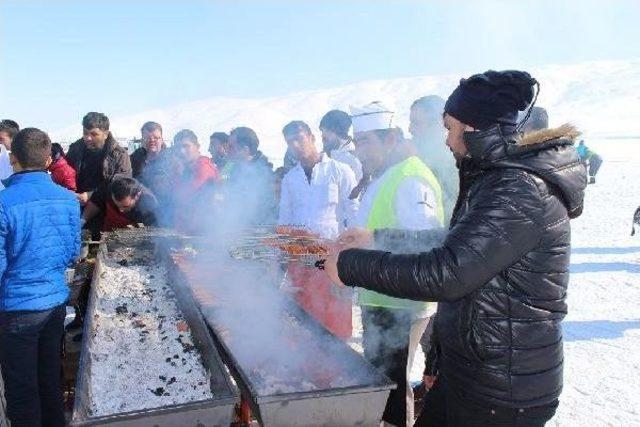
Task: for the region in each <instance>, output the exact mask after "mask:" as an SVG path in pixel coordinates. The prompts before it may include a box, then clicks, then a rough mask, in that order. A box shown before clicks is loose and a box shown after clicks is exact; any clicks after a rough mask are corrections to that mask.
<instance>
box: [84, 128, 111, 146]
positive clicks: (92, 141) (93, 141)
mask: <svg viewBox="0 0 640 427" xmlns="http://www.w3.org/2000/svg"><path fill="white" fill-rule="evenodd" d="M108 136H109V131H108V130H102V129H98V128H93V129H86V128H83V129H82V139H84V144H85V146H86V147H87V148H88V149H89V150H101V149H102V147H104V143H105V141H106V140H107V137H108Z"/></svg>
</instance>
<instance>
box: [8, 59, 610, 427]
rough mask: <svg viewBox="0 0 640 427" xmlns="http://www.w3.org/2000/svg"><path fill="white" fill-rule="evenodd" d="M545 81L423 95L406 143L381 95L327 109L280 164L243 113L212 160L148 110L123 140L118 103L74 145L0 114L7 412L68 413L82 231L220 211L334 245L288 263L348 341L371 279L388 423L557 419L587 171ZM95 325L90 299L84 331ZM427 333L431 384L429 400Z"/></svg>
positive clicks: (493, 81)
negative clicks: (64, 367)
mask: <svg viewBox="0 0 640 427" xmlns="http://www.w3.org/2000/svg"><path fill="white" fill-rule="evenodd" d="M536 88H537V91H538V92H539V90H540V89H539V84H538V83H537V82H536V81H535V79H533V78H532V77H531V76H530V75H529V74H527V73H525V72H520V71H505V72H495V71H489V72H486V73H483V74H478V75H474V76H472V77H470V78H468V79H463V80H461V82H460V85H459V86H458V87H457V88H456V90H455V91H454V92H453V93H452V94H451V96H450V97H449V98H448V99H447V100H446V101H445V100H444V99H442V98H440V97H438V96H435V95H430V96H425V97H422V98H420V99H417V100H416V101H415V102H414V103H413V104H412V106H411V111H410V127H409V133H410V134H411V138H407V137H405V135H404V133H403V131H402V130H401V129H400V128H399V127H398V126H397V125H396V123H395V121H394V119H395V117H394V116H395V112H394V111H392V110H391V109H390V108H388V107H387V106H385V105H384V104H383V103H380V102H371V103H369V104H366V105H360V106H352V107H351V108H350V111H349V112H345V111H341V110H331V111H329V112H327V113H326V114H325V115H324V116H323V117H322V118H321V120H320V126H319V129H317V130H314V129H312V128H311V127H310V126H309V124H307V123H305V122H303V121H299V120H294V121H291V122H290V123H288V124H286V125H285V126H284V127H283V129H282V136H283V152H284V153H285V154H284V164H283V166H282V167H280V168H278V169H276V170H274V169H273V165H272V164H271V163H270V162H269V160H268V158H267V157H266V156H265V155H264V154H263V153H262V152H261V151H260V141H259V138H258V135H257V134H256V132H255V131H254V130H252V129H251V128H248V127H236V128H234V129H231V130H230V131H229V133H226V132H223V131H220V130H216V131H215V132H213V133H212V134H211V137H210V139H209V144H208V147H207V150H206V151H207V152H208V153H209V155H210V157H209V156H204V155H203V154H202V153H203V151H205V150H204V149H205V147H202V146H201V143H200V141H199V140H198V137H197V135H196V134H195V133H194V132H193V131H191V130H189V129H184V130H181V131H179V132H178V133H176V134H175V135H174V137H173V139H172V141H171V143H169V142H168V141H166V139H165V136H164V134H163V128H162V126H161V125H160V124H159V123H156V122H152V121H149V122H146V123H144V124H143V125H142V127H141V141H142V144H141V147H140V148H138V149H137V150H135V151H134V152H133V153H128V152H127V150H126V149H125V148H124V147H121V146H120V145H119V144H118V143H117V141H116V140H115V139H114V137H113V135H112V133H111V129H110V122H109V119H108V117H107V116H106V115H104V114H102V113H96V112H90V113H88V114H86V116H84V118H83V120H82V132H83V134H82V138H80V139H78V140H77V141H76V142H74V143H73V144H71V145H70V146H69V148H68V151H67V153H66V154H65V152H64V150H63V148H62V147H61V146H60V145H59V144H52V143H51V141H50V140H49V137H48V136H47V134H46V133H44V132H42V131H40V130H38V129H35V128H26V129H22V130H19V128H18V125H17V123H15V122H13V121H11V120H3V121H2V123H1V124H0V143H2V147H1V149H0V150H1V151H0V174H2V175H3V176H2V177H1V178H6V179H4V180H3V181H2V183H3V185H4V187H6V188H5V189H4V190H2V191H0V251H1V252H0V276H1V282H0V367H1V368H2V377H3V379H4V383H5V389H6V400H7V412H8V416H9V419H10V420H11V422H12V425H14V426H37V425H55V426H62V425H64V417H63V412H62V395H61V391H60V379H59V372H60V355H59V351H60V341H61V338H62V335H63V332H64V327H63V321H64V317H65V303H66V299H67V297H68V289H67V286H66V283H65V281H64V271H65V269H66V268H67V267H69V266H70V265H72V263H73V262H74V260H75V259H76V257H77V256H78V253H79V250H80V235H81V229H86V230H88V232H90V233H91V234H92V235H93V237H94V238H95V239H99V238H100V233H101V232H105V231H112V230H114V229H117V228H123V227H128V226H138V225H141V224H144V225H147V226H151V225H158V226H163V227H174V228H176V229H178V230H180V231H182V232H185V233H204V232H207V227H209V226H210V224H212V223H215V224H216V227H225V226H229V227H231V226H236V227H237V226H252V225H261V224H279V225H286V226H295V227H301V228H304V229H306V230H308V231H310V232H312V233H314V234H315V235H317V236H320V237H322V238H325V239H330V240H332V241H334V242H335V248H334V249H335V251H332V255H331V256H330V257H329V259H328V260H327V263H326V270H325V271H321V270H318V269H312V268H308V267H305V266H302V265H298V264H296V263H293V262H292V263H291V264H290V265H289V267H288V270H289V271H288V277H289V278H290V281H291V282H292V285H293V286H295V287H296V288H298V289H297V292H295V294H294V295H295V296H294V297H295V299H296V301H297V302H298V304H299V305H300V306H301V307H302V308H304V309H305V310H306V311H307V312H308V313H309V314H311V315H312V316H313V317H314V318H316V319H317V320H318V322H320V323H321V324H322V325H323V326H325V327H326V328H327V329H328V330H329V331H330V332H332V333H333V334H334V335H336V336H337V337H339V338H341V339H344V340H348V339H349V338H350V337H351V336H352V334H353V331H352V323H353V319H352V301H353V299H354V298H353V293H352V289H351V287H357V288H358V289H357V303H358V304H359V305H360V307H361V313H362V325H363V348H364V356H365V358H366V359H367V360H369V361H370V362H371V363H372V364H373V365H374V366H376V367H377V368H379V369H380V370H381V371H382V372H384V373H385V374H386V375H387V376H388V377H389V378H391V379H392V380H393V381H394V382H395V383H396V384H397V386H398V387H397V388H396V389H395V390H392V391H391V393H390V396H389V399H388V401H387V404H386V407H385V409H384V415H383V418H382V422H383V423H384V424H385V425H392V426H411V425H413V424H414V419H415V415H417V414H414V409H417V411H416V412H418V413H419V414H420V416H419V417H418V418H417V421H416V425H419V426H438V425H442V426H471V425H478V426H492V425H514V426H515V425H519V426H520V425H521V426H541V425H544V423H545V422H546V421H547V420H549V419H550V418H551V417H552V416H553V414H554V412H555V409H556V407H557V405H558V397H559V395H560V390H561V386H562V338H561V329H560V321H561V320H562V318H563V316H564V314H565V313H566V305H565V302H564V299H565V292H566V286H567V282H568V262H569V251H570V238H569V235H570V233H569V227H570V226H569V219H570V218H575V217H577V216H578V215H580V213H581V210H582V197H583V191H584V188H585V187H586V184H587V179H586V169H585V167H584V166H583V164H582V163H581V160H580V158H579V156H578V150H576V148H574V145H573V140H574V138H575V137H576V136H577V134H578V133H577V132H576V131H575V129H574V128H573V127H571V126H569V125H565V126H562V127H560V128H556V129H548V123H547V121H548V118H547V114H546V111H544V109H541V108H539V107H535V108H534V104H535V96H536V95H537V92H536ZM523 114H524V116H523ZM316 135H319V136H320V138H319V139H321V144H320V142H319V141H317V140H316ZM285 147H286V148H285ZM582 158H583V159H584V158H585V155H582ZM588 161H589V163H590V164H591V166H592V171H593V174H592V175H591V176H592V179H593V177H594V176H595V173H596V172H597V168H598V167H599V165H595V164H594V163H595V158H594V156H593V154H591V156H590V157H589V158H588ZM211 218H214V220H211ZM436 303H438V304H437V305H436ZM81 322H82V310H77V316H76V320H74V322H72V324H71V325H69V329H72V328H75V327H78V326H79V325H80V324H81ZM419 345H422V347H423V350H424V353H425V354H426V369H425V373H424V379H423V383H422V384H421V385H420V387H419V388H420V389H421V390H422V391H427V392H428V393H427V394H426V396H425V398H424V405H423V407H422V408H414V390H413V388H412V386H411V383H410V381H409V373H410V370H411V367H412V365H413V361H414V356H415V354H416V350H417V348H418V346H419Z"/></svg>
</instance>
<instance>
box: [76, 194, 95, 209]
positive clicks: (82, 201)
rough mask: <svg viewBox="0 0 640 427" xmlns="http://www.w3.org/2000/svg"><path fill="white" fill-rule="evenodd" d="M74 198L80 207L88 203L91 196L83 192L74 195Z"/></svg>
mask: <svg viewBox="0 0 640 427" xmlns="http://www.w3.org/2000/svg"><path fill="white" fill-rule="evenodd" d="M76 197H77V198H78V201H79V202H80V206H85V205H86V204H87V203H88V202H89V198H90V197H91V194H89V193H88V192H86V191H85V192H84V193H76Z"/></svg>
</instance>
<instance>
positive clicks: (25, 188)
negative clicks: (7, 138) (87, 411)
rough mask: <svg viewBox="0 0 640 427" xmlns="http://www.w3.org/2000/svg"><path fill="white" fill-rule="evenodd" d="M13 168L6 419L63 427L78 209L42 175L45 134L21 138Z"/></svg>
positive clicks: (5, 299) (6, 201) (46, 159)
mask: <svg viewBox="0 0 640 427" xmlns="http://www.w3.org/2000/svg"><path fill="white" fill-rule="evenodd" d="M11 163H12V166H13V169H14V171H15V173H14V174H13V175H11V176H10V177H9V178H7V179H6V180H4V181H3V184H4V185H5V187H6V188H5V190H3V191H2V192H0V365H1V366H2V376H3V378H4V384H5V397H6V401H7V415H8V417H9V420H10V421H11V425H12V426H13V427H22V426H29V427H33V426H41V425H47V426H56V427H57V426H64V413H63V406H62V389H61V384H60V368H61V359H60V345H61V342H62V335H63V333H64V318H65V302H66V301H67V298H68V296H69V290H68V287H67V284H66V282H65V274H64V273H65V269H66V268H67V267H68V266H70V265H71V263H72V262H73V261H74V259H75V258H76V257H77V256H78V254H79V252H80V205H79V203H78V199H77V198H76V196H75V195H74V194H73V193H72V192H70V191H68V190H66V189H64V188H63V187H60V186H58V185H56V184H54V183H53V181H52V180H51V178H50V177H49V175H48V174H47V172H46V170H47V167H48V166H49V165H50V163H51V141H50V140H49V137H48V136H47V134H46V133H44V132H42V131H41V130H39V129H35V128H27V129H23V130H22V131H20V132H18V134H17V135H16V137H15V139H14V140H13V143H12V146H11Z"/></svg>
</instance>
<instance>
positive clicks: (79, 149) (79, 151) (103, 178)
mask: <svg viewBox="0 0 640 427" xmlns="http://www.w3.org/2000/svg"><path fill="white" fill-rule="evenodd" d="M86 150H87V149H86V146H85V143H84V141H83V140H82V138H81V139H79V140H77V141H76V142H74V143H73V144H71V145H70V146H69V151H68V152H67V162H69V164H70V165H71V166H72V167H73V168H74V169H75V170H76V176H77V177H79V176H80V174H81V172H82V169H83V167H85V164H84V161H83V160H84V156H85V153H86ZM104 150H105V154H104V159H103V161H102V171H101V175H100V181H99V182H97V183H96V186H95V188H94V189H93V190H94V191H95V190H102V192H103V193H104V194H106V187H107V185H109V183H110V181H111V180H112V179H113V177H114V176H115V175H117V174H121V175H125V176H131V162H130V161H129V155H128V154H127V150H126V149H125V148H123V147H121V146H120V144H118V142H117V141H116V140H115V139H114V138H113V136H112V135H111V133H109V136H108V137H107V140H106V142H105V146H104Z"/></svg>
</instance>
